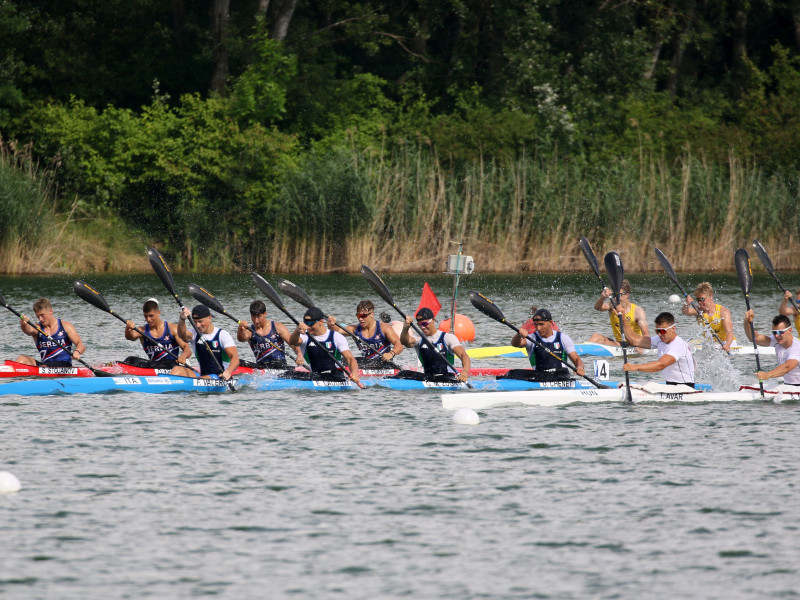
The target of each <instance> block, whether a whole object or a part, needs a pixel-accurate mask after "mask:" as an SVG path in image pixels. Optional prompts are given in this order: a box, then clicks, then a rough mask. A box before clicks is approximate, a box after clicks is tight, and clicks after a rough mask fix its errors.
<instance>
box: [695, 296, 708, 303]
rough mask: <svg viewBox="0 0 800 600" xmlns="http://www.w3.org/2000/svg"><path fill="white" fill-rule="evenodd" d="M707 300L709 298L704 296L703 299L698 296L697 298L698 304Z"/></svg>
mask: <svg viewBox="0 0 800 600" xmlns="http://www.w3.org/2000/svg"><path fill="white" fill-rule="evenodd" d="M706 298H708V296H704V297H702V298H701V297H699V296H698V297H697V301H698V302H705V301H706Z"/></svg>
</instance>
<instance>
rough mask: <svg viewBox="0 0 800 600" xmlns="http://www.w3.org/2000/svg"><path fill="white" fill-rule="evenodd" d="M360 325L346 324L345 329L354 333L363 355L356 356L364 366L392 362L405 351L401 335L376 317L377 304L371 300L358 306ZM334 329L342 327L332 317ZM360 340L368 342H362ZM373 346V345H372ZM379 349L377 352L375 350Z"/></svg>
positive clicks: (357, 316) (382, 364)
mask: <svg viewBox="0 0 800 600" xmlns="http://www.w3.org/2000/svg"><path fill="white" fill-rule="evenodd" d="M356 318H357V319H358V325H346V326H345V327H344V329H346V330H347V331H349V332H350V333H352V334H353V336H355V338H356V344H357V345H358V346H359V347H360V348H361V353H362V356H359V357H357V358H356V360H357V362H358V365H359V366H360V367H362V368H373V369H374V368H381V367H385V366H386V365H387V363H391V362H392V360H394V357H395V356H397V355H398V354H400V353H401V352H402V351H403V345H402V344H401V343H400V338H399V336H398V335H397V334H396V333H395V331H394V329H392V326H391V325H390V324H384V323H382V322H380V321H377V320H376V319H375V305H374V304H372V302H371V301H369V300H362V301H361V302H359V303H358V306H357V307H356ZM330 323H331V324H332V326H333V328H334V330H335V329H336V328H340V327H341V326H340V325H337V324H336V320H335V319H334V318H331V319H330ZM359 340H360V341H363V342H366V343H363V344H362V343H360V342H359ZM370 346H371V347H370ZM373 348H375V349H377V352H376V351H375V350H373Z"/></svg>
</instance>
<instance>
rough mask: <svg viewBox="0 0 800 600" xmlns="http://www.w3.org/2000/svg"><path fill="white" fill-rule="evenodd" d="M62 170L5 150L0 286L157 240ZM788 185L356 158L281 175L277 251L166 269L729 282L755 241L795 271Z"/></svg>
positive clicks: (240, 251) (742, 167)
mask: <svg viewBox="0 0 800 600" xmlns="http://www.w3.org/2000/svg"><path fill="white" fill-rule="evenodd" d="M55 169H57V167H48V168H41V167H40V166H39V165H38V164H37V163H36V162H35V160H34V158H33V157H32V153H31V151H30V146H27V147H24V148H18V147H16V146H14V145H13V144H8V143H4V144H2V145H0V191H1V192H2V196H1V197H0V218H1V219H2V222H3V223H4V224H5V227H4V228H3V231H2V235H0V264H1V265H2V269H0V270H1V271H2V272H4V273H6V274H23V273H63V272H110V273H126V272H146V271H148V270H149V265H148V263H147V260H146V256H145V250H146V248H147V247H148V246H149V245H156V246H158V244H157V243H156V242H155V240H152V239H148V237H147V236H146V235H144V234H143V233H141V232H137V231H135V230H133V229H131V228H130V227H129V226H128V225H127V224H126V223H125V222H124V221H123V220H121V219H120V218H119V216H118V215H117V214H115V212H114V210H113V209H112V208H110V207H105V208H103V207H100V208H98V207H96V206H90V205H89V204H88V203H84V202H82V201H80V200H79V199H77V198H75V199H74V200H73V201H72V202H71V204H69V205H68V206H65V205H64V204H63V202H62V201H60V200H59V199H58V194H57V189H56V185H55V182H56V177H55V172H54V171H55ZM792 183H794V184H795V186H794V188H795V189H794V190H793V189H792ZM796 184H797V182H787V181H785V180H783V179H781V178H780V177H779V176H777V175H775V174H772V175H770V174H768V173H767V172H766V171H765V170H764V169H762V168H760V167H759V166H758V165H756V164H755V163H753V162H750V163H747V162H744V161H741V160H739V158H737V157H736V156H735V155H734V154H733V153H730V154H729V156H728V157H727V160H726V161H725V162H720V161H712V160H707V159H705V158H698V157H695V156H693V155H692V154H691V153H690V152H689V151H688V150H686V151H685V152H684V153H683V154H682V155H681V156H680V157H679V158H678V159H676V160H673V161H667V160H666V159H665V158H664V157H663V156H659V155H656V154H654V153H648V152H642V153H640V155H639V159H638V160H637V161H631V160H628V159H624V158H616V159H609V160H608V161H607V162H606V163H605V164H604V165H603V166H602V167H596V166H592V165H580V164H576V163H575V162H574V161H572V160H570V159H567V158H563V159H562V158H557V157H550V158H547V159H540V158H537V157H535V156H528V155H525V154H524V152H523V153H522V155H521V156H519V157H517V158H514V159H508V158H504V157H499V158H496V159H493V160H490V159H485V158H481V159H479V160H473V161H452V160H451V161H444V160H441V159H440V158H439V157H438V155H437V153H436V150H435V149H434V148H433V147H431V146H430V145H426V144H419V145H418V146H417V147H415V148H409V147H408V146H400V147H399V149H398V150H395V151H393V152H384V153H376V152H370V151H369V150H368V149H365V150H361V151H357V150H355V149H352V151H351V152H350V153H349V154H347V155H343V154H341V153H340V154H333V155H331V156H329V157H326V158H324V159H322V160H319V161H318V162H316V163H315V164H312V165H310V166H309V165H306V166H305V167H304V168H301V169H297V170H295V171H294V172H293V173H290V174H289V175H288V177H287V180H286V183H285V185H284V187H283V188H282V190H281V191H280V196H281V202H280V204H279V206H278V207H276V209H275V210H274V211H273V212H272V213H271V214H265V215H264V223H262V224H260V225H259V226H258V227H256V228H255V229H257V230H260V231H263V230H264V229H265V228H266V229H268V230H270V231H272V232H273V233H272V235H271V236H264V237H262V238H260V239H259V238H257V237H253V238H251V239H250V240H249V241H248V243H243V242H242V241H241V240H238V239H237V237H236V235H235V234H234V235H232V236H231V235H229V233H225V234H224V238H225V243H224V244H223V245H220V244H215V245H214V247H213V248H212V249H210V250H209V249H206V248H204V247H203V246H202V245H195V247H194V248H193V249H191V250H190V252H189V253H188V254H185V255H174V256H172V258H173V260H175V261H176V270H177V271H198V270H205V271H221V272H230V271H248V270H259V271H265V272H281V273H332V272H345V273H355V272H358V270H359V269H360V266H361V265H362V264H369V265H370V266H372V267H373V268H375V269H377V270H378V271H381V272H387V273H389V272H392V273H398V272H420V273H436V272H440V271H442V270H443V265H444V261H445V259H446V256H447V255H448V254H451V253H454V252H455V250H454V249H455V247H456V246H455V244H454V243H453V242H457V241H461V242H463V244H464V253H465V254H469V255H471V256H473V257H474V258H475V260H476V262H477V264H479V265H480V270H481V271H482V272H487V273H488V272H495V273H504V272H508V273H513V272H571V271H580V270H583V269H585V267H586V265H585V264H584V263H585V260H584V258H583V257H582V255H581V253H580V250H579V248H578V238H579V236H580V235H585V236H586V237H587V238H588V239H589V240H590V242H591V243H592V245H593V247H594V248H595V249H596V252H597V253H598V255H601V254H603V253H605V252H606V251H608V250H612V249H613V250H615V251H616V252H618V253H619V254H620V256H621V257H622V259H623V261H624V264H625V268H626V270H627V271H629V272H653V271H656V272H657V271H659V270H660V265H659V263H658V261H657V260H656V259H655V257H654V255H653V250H652V248H653V246H658V247H659V248H660V249H661V250H662V251H663V252H664V253H665V254H666V255H667V256H668V257H669V258H670V261H671V262H672V264H673V265H674V266H675V268H676V269H677V270H678V271H693V272H703V271H707V272H712V271H717V272H731V271H732V270H733V259H732V256H733V252H734V251H735V249H736V248H737V247H745V248H748V250H749V249H750V244H751V243H752V240H753V238H758V239H759V240H760V241H761V242H762V243H763V244H764V245H765V246H766V247H767V248H768V249H769V250H770V256H771V257H772V260H773V262H774V264H775V267H776V268H777V269H781V270H800V254H798V253H797V252H795V251H793V248H796V244H797V237H798V231H799V230H800V229H799V228H798V217H797V212H796V210H795V206H796V200H797V197H796V188H797V186H796ZM59 207H60V208H59ZM256 225H258V224H256ZM348 230H349V231H351V233H345V234H342V233H341V232H342V231H345V232H346V231H348ZM160 249H162V250H163V248H160ZM751 254H752V253H751ZM757 262H758V261H754V267H755V268H756V269H758V268H759V267H760V265H758V264H757Z"/></svg>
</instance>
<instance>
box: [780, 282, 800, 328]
mask: <svg viewBox="0 0 800 600" xmlns="http://www.w3.org/2000/svg"><path fill="white" fill-rule="evenodd" d="M794 296H795V301H796V302H797V303H798V304H800V288H797V289H796V290H795V291H794ZM791 298H792V292H790V291H789V290H786V293H784V295H783V301H782V302H781V305H780V308H778V312H779V313H780V314H782V315H785V316H787V317H789V318H790V319H791V318H792V317H793V318H794V329H795V331H796V332H798V334H800V313H798V312H797V309H796V308H795V307H794V304H792V300H791Z"/></svg>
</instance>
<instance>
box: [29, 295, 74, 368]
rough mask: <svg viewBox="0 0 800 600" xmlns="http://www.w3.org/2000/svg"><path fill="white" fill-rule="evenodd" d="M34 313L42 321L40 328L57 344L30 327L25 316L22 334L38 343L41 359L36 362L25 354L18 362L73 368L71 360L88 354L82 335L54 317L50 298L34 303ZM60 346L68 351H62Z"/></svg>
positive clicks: (69, 324)
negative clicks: (73, 347) (85, 353)
mask: <svg viewBox="0 0 800 600" xmlns="http://www.w3.org/2000/svg"><path fill="white" fill-rule="evenodd" d="M33 314H34V315H36V318H37V319H38V321H39V329H41V330H42V331H43V332H44V333H45V334H46V335H49V336H50V337H52V338H53V339H54V340H55V342H58V343H55V342H52V341H50V340H49V339H48V338H47V337H46V336H44V335H42V334H41V333H39V331H38V330H37V329H36V328H35V327H31V326H30V325H28V323H27V322H26V321H27V320H28V317H27V316H25V315H22V317H20V326H21V327H22V332H23V333H24V334H25V335H29V336H31V337H32V338H33V339H34V341H35V342H36V349H37V350H38V351H39V358H38V359H35V358H33V357H30V356H26V355H24V354H22V355H20V356H18V357H17V362H20V363H23V364H26V365H43V366H47V367H71V366H72V359H73V358H74V359H75V360H78V359H79V358H80V357H81V356H82V355H83V353H84V352H85V351H86V346H84V344H83V340H81V336H79V335H78V332H77V331H75V327H73V326H72V323H70V322H69V321H62V320H61V319H57V318H56V317H55V315H54V314H53V306H52V304H50V300H48V299H47V298H39V299H38V300H37V301H36V302H34V303H33ZM58 344H61V346H63V347H64V348H66V349H67V351H66V352H65V351H64V350H62V348H61V347H60V346H59V345H58ZM73 344H74V345H75V350H73V349H72V345H73Z"/></svg>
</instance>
